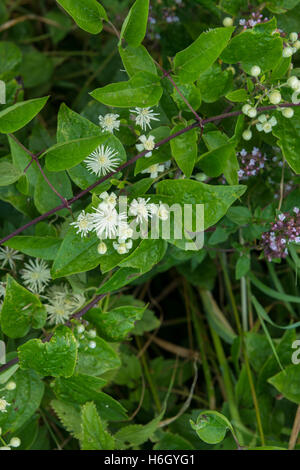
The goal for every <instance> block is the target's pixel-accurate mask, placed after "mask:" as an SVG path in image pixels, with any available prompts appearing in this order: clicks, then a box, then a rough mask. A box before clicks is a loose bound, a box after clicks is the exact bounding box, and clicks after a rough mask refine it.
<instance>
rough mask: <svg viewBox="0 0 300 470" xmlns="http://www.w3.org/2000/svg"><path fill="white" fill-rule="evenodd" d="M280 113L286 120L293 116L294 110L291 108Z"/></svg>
mask: <svg viewBox="0 0 300 470" xmlns="http://www.w3.org/2000/svg"><path fill="white" fill-rule="evenodd" d="M281 112H282V115H283V116H284V117H285V118H288V119H290V118H292V117H293V116H294V110H293V109H292V108H283V109H282V110H281Z"/></svg>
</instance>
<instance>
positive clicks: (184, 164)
mask: <svg viewBox="0 0 300 470" xmlns="http://www.w3.org/2000/svg"><path fill="white" fill-rule="evenodd" d="M184 127H186V126H185V125H184V124H177V126H175V127H174V128H173V129H172V134H175V133H176V132H178V131H180V130H182V129H184ZM197 139H198V134H197V132H196V130H192V131H190V132H186V133H185V134H182V135H180V136H178V137H175V139H173V140H171V142H170V145H171V150H172V155H173V157H174V158H175V160H176V163H177V165H178V166H179V168H180V169H181V170H182V171H183V173H184V174H185V176H186V177H187V178H189V177H190V176H191V174H192V173H193V169H194V166H195V162H196V159H197V155H198V146H197Z"/></svg>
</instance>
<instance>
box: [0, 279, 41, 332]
mask: <svg viewBox="0 0 300 470" xmlns="http://www.w3.org/2000/svg"><path fill="white" fill-rule="evenodd" d="M46 317H47V315H46V310H45V308H44V307H43V305H42V303H41V302H40V300H39V298H38V296H37V295H34V294H32V293H31V292H29V291H28V290H27V289H25V288H24V287H22V286H20V284H18V283H17V282H16V281H15V280H14V279H13V278H12V277H11V276H10V275H9V274H8V275H7V285H6V294H5V298H4V303H3V307H2V310H1V329H2V331H3V333H4V334H6V335H7V336H9V337H10V338H22V337H23V336H25V335H26V334H27V333H28V332H29V330H30V328H31V327H32V328H35V329H39V328H42V327H43V326H44V324H45V321H46Z"/></svg>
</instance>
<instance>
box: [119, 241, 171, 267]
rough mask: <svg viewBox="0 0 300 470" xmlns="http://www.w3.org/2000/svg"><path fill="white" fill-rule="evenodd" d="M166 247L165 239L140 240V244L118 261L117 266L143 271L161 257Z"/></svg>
mask: <svg viewBox="0 0 300 470" xmlns="http://www.w3.org/2000/svg"><path fill="white" fill-rule="evenodd" d="M166 249H167V243H166V242H165V240H151V239H150V240H142V241H141V243H140V245H139V246H138V247H137V248H136V249H135V250H134V251H133V252H132V253H131V254H130V255H129V256H128V257H127V258H125V259H124V261H122V262H121V263H119V266H121V267H122V268H124V267H126V268H133V269H136V270H139V271H140V272H141V273H145V272H147V271H150V269H151V268H152V267H153V266H155V265H156V264H157V263H158V262H159V261H160V260H161V259H162V258H163V256H164V255H165V253H166Z"/></svg>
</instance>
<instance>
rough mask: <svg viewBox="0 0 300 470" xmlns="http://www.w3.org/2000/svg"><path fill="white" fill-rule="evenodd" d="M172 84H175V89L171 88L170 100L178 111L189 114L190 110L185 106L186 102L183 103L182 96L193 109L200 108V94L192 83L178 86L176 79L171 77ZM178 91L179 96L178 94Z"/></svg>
mask: <svg viewBox="0 0 300 470" xmlns="http://www.w3.org/2000/svg"><path fill="white" fill-rule="evenodd" d="M173 79H174V82H175V83H176V86H177V89H175V87H174V88H173V93H172V98H173V100H174V101H175V103H176V104H177V106H178V109H180V111H188V112H191V110H190V108H189V107H188V106H187V104H186V102H185V101H184V99H183V97H182V96H181V95H183V96H184V97H185V99H186V100H187V101H188V102H189V104H190V105H191V106H192V108H193V109H195V110H197V109H198V108H200V106H201V92H200V89H199V88H197V87H196V86H195V85H194V84H193V83H183V84H180V82H178V80H176V77H173ZM178 90H179V91H180V93H181V95H180V94H179V93H178Z"/></svg>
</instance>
